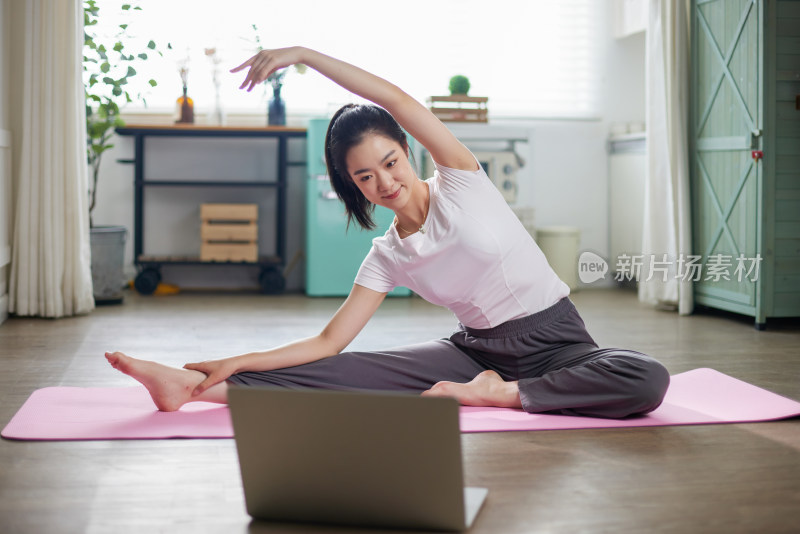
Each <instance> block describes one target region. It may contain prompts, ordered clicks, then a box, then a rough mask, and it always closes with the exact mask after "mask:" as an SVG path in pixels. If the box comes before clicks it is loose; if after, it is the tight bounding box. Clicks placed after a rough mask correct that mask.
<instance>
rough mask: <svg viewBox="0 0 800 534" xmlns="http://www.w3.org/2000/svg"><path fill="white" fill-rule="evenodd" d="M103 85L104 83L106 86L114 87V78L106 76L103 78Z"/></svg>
mask: <svg viewBox="0 0 800 534" xmlns="http://www.w3.org/2000/svg"><path fill="white" fill-rule="evenodd" d="M103 83H106V84H108V85H114V78H110V77H108V76H104V77H103Z"/></svg>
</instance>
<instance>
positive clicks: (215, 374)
mask: <svg viewBox="0 0 800 534" xmlns="http://www.w3.org/2000/svg"><path fill="white" fill-rule="evenodd" d="M183 368H184V369H190V370H192V371H200V372H201V373H203V374H205V375H206V379H205V380H203V381H202V382H200V383H199V384H198V385H197V387H195V388H194V391H192V396H193V397H196V396H197V395H200V394H201V393H202V392H204V391H205V390H207V389H208V388H210V387H211V386H214V385H216V384H219V383H220V382H222V381H223V380H226V379H227V378H228V377H229V376H231V375H232V374H234V373H236V372H237V369H236V364H235V363H234V362H233V361H232V359H231V358H226V359H224V360H208V361H204V362H199V363H187V364H186V365H184V366H183Z"/></svg>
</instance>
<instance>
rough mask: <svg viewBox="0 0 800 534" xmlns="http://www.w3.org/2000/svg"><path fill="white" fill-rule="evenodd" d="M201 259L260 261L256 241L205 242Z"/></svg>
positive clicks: (201, 251) (201, 248)
mask: <svg viewBox="0 0 800 534" xmlns="http://www.w3.org/2000/svg"><path fill="white" fill-rule="evenodd" d="M200 260H201V261H251V262H255V261H258V245H257V244H256V243H203V244H202V245H200Z"/></svg>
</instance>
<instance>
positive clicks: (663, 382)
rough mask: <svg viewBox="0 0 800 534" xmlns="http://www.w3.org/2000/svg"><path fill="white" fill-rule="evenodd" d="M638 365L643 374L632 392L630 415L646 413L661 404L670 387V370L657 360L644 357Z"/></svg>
mask: <svg viewBox="0 0 800 534" xmlns="http://www.w3.org/2000/svg"><path fill="white" fill-rule="evenodd" d="M638 367H639V371H640V373H641V374H640V377H639V379H638V380H637V381H636V386H635V388H634V391H632V392H631V406H630V408H631V413H630V414H629V415H644V414H647V413H650V412H652V411H653V410H655V409H656V408H658V407H659V406H661V403H662V402H663V401H664V396H665V395H666V394H667V388H668V387H669V371H667V369H666V368H665V367H664V366H663V365H661V364H660V363H659V362H657V361H656V360H654V359H652V358H649V357H644V358H642V359H641V362H639V365H638Z"/></svg>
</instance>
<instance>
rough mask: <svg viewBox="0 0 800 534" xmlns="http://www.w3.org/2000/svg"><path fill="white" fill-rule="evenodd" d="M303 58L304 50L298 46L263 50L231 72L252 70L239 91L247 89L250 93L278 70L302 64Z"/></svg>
mask: <svg viewBox="0 0 800 534" xmlns="http://www.w3.org/2000/svg"><path fill="white" fill-rule="evenodd" d="M301 56H302V49H301V48H300V47H298V46H293V47H290V48H277V49H275V50H261V51H260V52H258V53H257V54H256V55H254V56H253V57H251V58H250V59H248V60H247V61H245V62H244V63H242V64H241V65H239V66H238V67H236V68H235V69H231V72H239V71H240V70H243V69H245V68H248V67H249V68H250V70H249V71H248V72H247V76H246V77H245V79H244V82H243V83H242V85H241V86H239V89H244V88H245V87H247V91H248V92H250V91H252V90H253V88H254V87H255V86H256V85H258V84H260V83H261V82H263V81H264V80H266V79H267V78H268V77H269V75H270V74H272V73H273V72H275V71H276V70H278V69H282V68H285V67H289V66H290V65H294V64H295V63H301V62H302V60H301Z"/></svg>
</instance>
